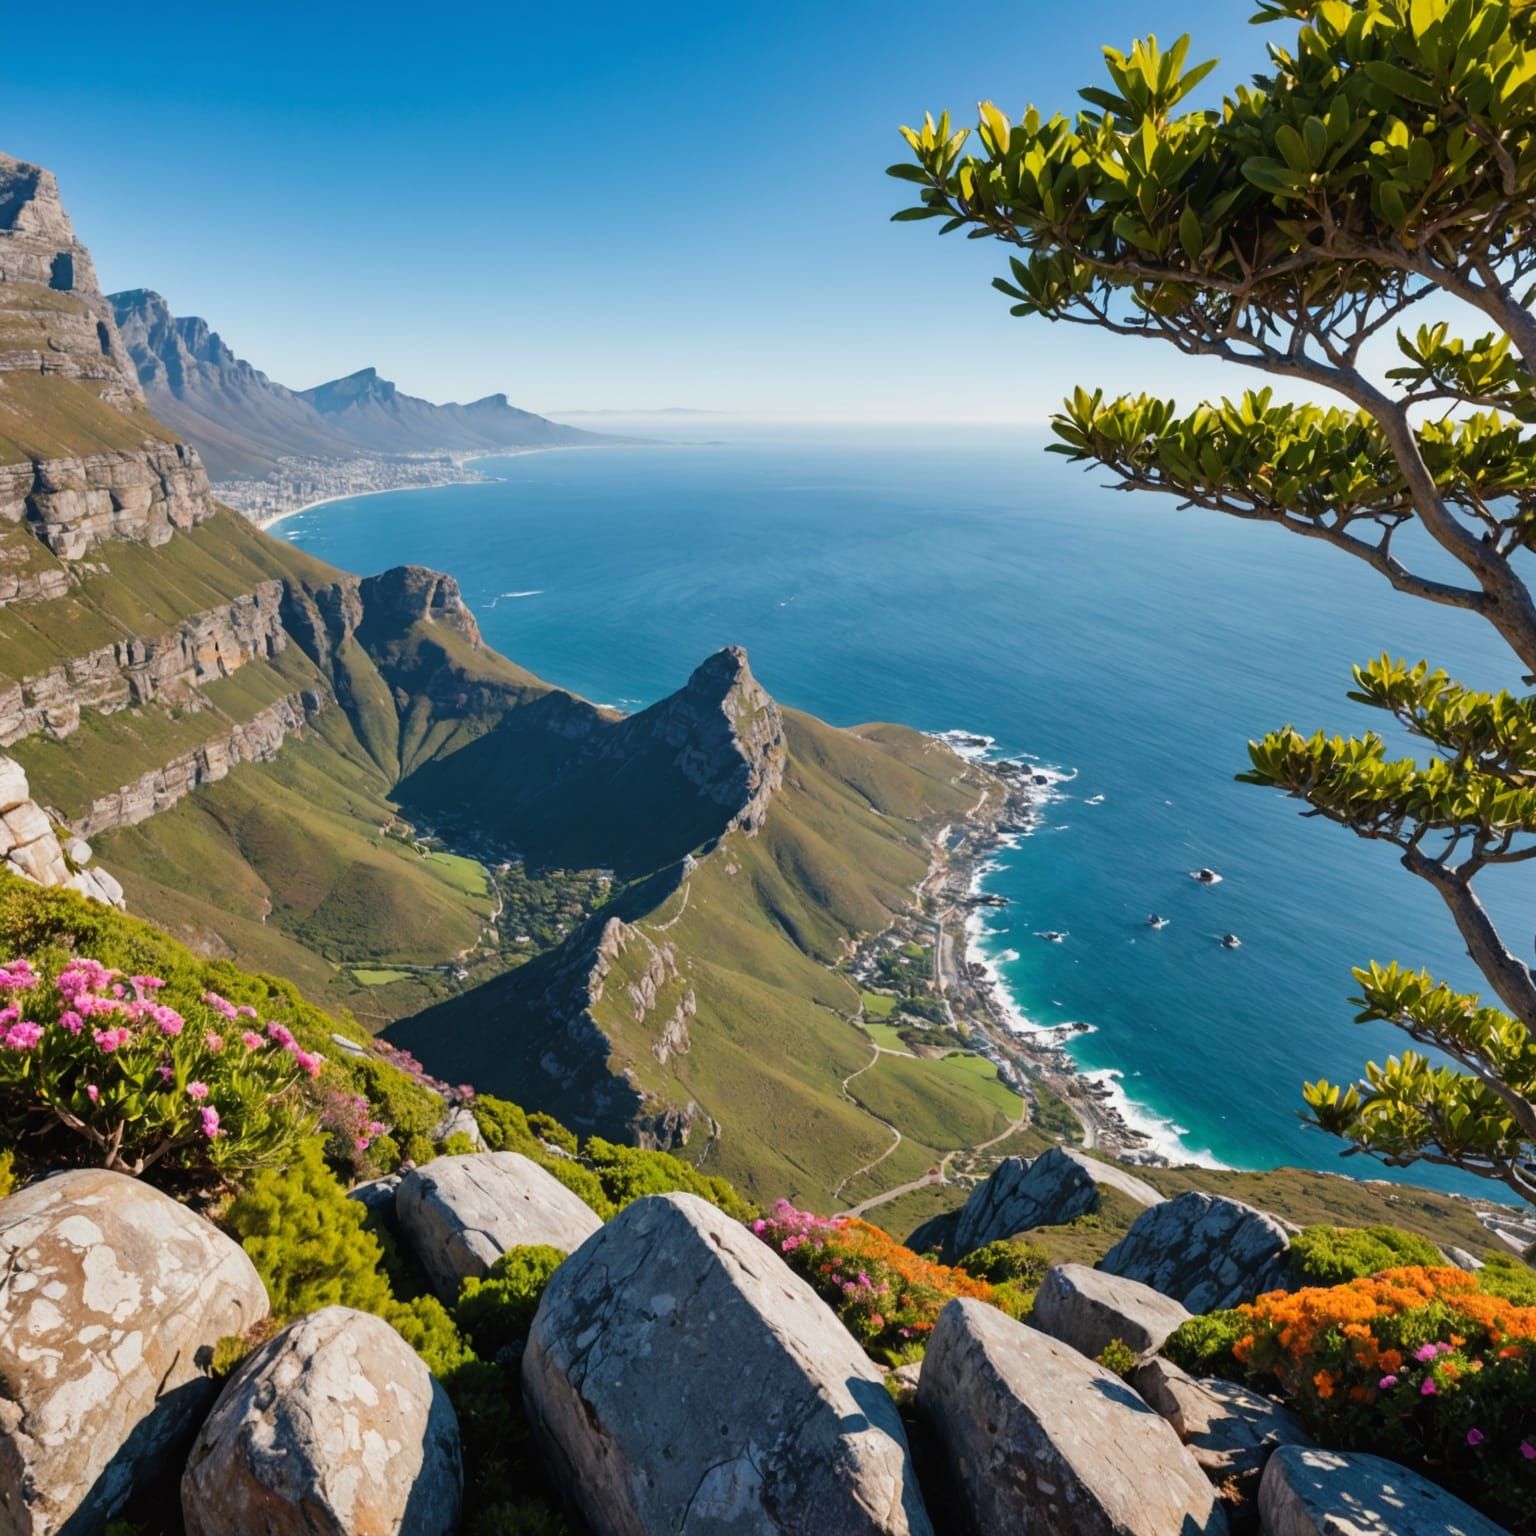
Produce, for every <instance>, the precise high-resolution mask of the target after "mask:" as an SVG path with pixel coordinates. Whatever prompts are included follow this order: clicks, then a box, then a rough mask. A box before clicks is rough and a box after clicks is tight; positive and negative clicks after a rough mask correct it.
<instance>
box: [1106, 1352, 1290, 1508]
mask: <svg viewBox="0 0 1536 1536" xmlns="http://www.w3.org/2000/svg"><path fill="white" fill-rule="evenodd" d="M1131 1385H1132V1386H1133V1387H1135V1389H1136V1390H1137V1391H1138V1392H1139V1393H1140V1394H1141V1396H1142V1398H1143V1400H1144V1401H1145V1402H1146V1404H1147V1406H1148V1407H1149V1408H1151V1409H1152V1410H1153V1411H1154V1412H1155V1413H1159V1414H1161V1415H1162V1417H1163V1418H1165V1419H1166V1420H1167V1421H1168V1423H1169V1425H1170V1426H1171V1427H1172V1429H1173V1432H1174V1433H1175V1434H1176V1435H1177V1436H1178V1437H1179V1439H1180V1440H1182V1441H1183V1442H1184V1444H1185V1446H1187V1447H1188V1449H1189V1453H1190V1455H1192V1456H1193V1457H1194V1458H1195V1461H1196V1462H1197V1463H1198V1464H1199V1466H1200V1470H1201V1471H1202V1472H1204V1473H1205V1475H1206V1476H1207V1477H1208V1478H1209V1479H1210V1480H1211V1483H1212V1485H1213V1486H1214V1487H1215V1489H1216V1492H1217V1495H1218V1497H1219V1498H1220V1499H1221V1501H1222V1503H1223V1505H1225V1507H1226V1511H1227V1520H1228V1523H1229V1524H1230V1525H1231V1527H1232V1529H1233V1530H1234V1531H1249V1530H1253V1529H1254V1528H1255V1527H1256V1525H1257V1522H1258V1496H1259V1479H1260V1478H1261V1477H1262V1476H1263V1474H1264V1468H1265V1466H1266V1465H1267V1464H1268V1462H1269V1458H1270V1457H1271V1456H1272V1455H1273V1454H1274V1452H1275V1449H1276V1447H1278V1446H1282V1445H1311V1444H1312V1438H1311V1436H1310V1435H1308V1434H1307V1432H1306V1431H1305V1430H1304V1429H1303V1428H1302V1427H1301V1420H1300V1419H1298V1418H1297V1417H1296V1415H1295V1414H1294V1413H1293V1412H1292V1411H1291V1410H1290V1409H1289V1408H1287V1407H1286V1406H1285V1405H1284V1404H1283V1403H1278V1402H1276V1401H1275V1400H1274V1399H1273V1398H1271V1397H1265V1396H1264V1395H1263V1393H1261V1392H1255V1391H1254V1390H1253V1389H1252V1388H1251V1387H1245V1386H1242V1385H1240V1384H1239V1383H1237V1382H1232V1381H1222V1380H1220V1379H1219V1378H1216V1377H1206V1378H1197V1377H1194V1376H1190V1375H1189V1374H1187V1373H1186V1372H1185V1371H1182V1370H1180V1369H1179V1367H1178V1366H1176V1365H1175V1364H1174V1363H1173V1362H1172V1361H1171V1360H1163V1359H1160V1358H1159V1359H1156V1360H1149V1361H1147V1362H1146V1363H1145V1364H1144V1365H1142V1366H1139V1367H1138V1368H1137V1369H1136V1370H1135V1371H1134V1372H1133V1373H1132V1375H1131Z"/></svg>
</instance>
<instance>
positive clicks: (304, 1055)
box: [289, 1045, 325, 1077]
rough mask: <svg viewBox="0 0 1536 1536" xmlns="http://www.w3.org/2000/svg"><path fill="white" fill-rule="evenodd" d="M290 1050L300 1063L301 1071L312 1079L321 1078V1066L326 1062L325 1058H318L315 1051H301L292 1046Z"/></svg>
mask: <svg viewBox="0 0 1536 1536" xmlns="http://www.w3.org/2000/svg"><path fill="white" fill-rule="evenodd" d="M289 1049H290V1053H291V1054H292V1056H293V1059H294V1061H295V1062H297V1063H298V1066H299V1070H300V1071H302V1072H307V1073H308V1074H309V1076H311V1077H319V1076H320V1066H321V1063H322V1062H323V1061H324V1060H325V1058H324V1057H323V1056H317V1055H315V1054H314V1052H313V1051H304V1050H300V1049H299V1047H298V1046H296V1045H295V1046H291V1047H290V1048H289Z"/></svg>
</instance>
